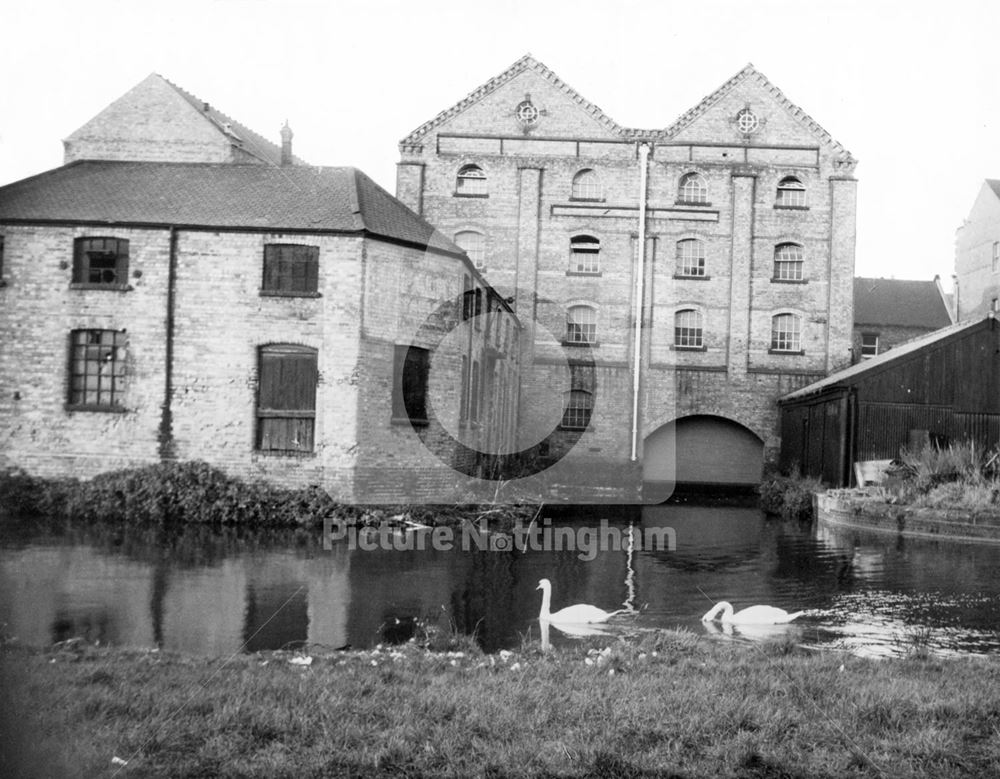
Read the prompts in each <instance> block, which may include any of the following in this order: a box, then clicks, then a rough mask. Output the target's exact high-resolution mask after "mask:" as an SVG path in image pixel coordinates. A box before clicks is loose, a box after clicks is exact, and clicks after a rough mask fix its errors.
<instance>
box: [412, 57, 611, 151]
mask: <svg viewBox="0 0 1000 779" xmlns="http://www.w3.org/2000/svg"><path fill="white" fill-rule="evenodd" d="M526 70H533V71H534V72H536V73H538V74H539V75H541V76H542V77H543V78H545V79H547V80H548V81H550V82H552V83H553V84H554V85H555V86H556V87H557V88H559V89H561V90H562V91H563V92H565V93H566V94H567V95H569V96H570V97H571V98H572V99H573V100H574V101H575V102H576V103H578V104H579V105H580V106H582V107H583V108H584V109H585V110H586V111H587V112H588V113H589V114H590V115H591V116H593V117H594V118H595V119H596V120H597V121H598V122H600V123H601V124H603V125H604V126H605V127H607V128H608V129H609V130H611V131H612V132H615V133H621V132H622V128H621V127H620V126H619V125H618V123H617V122H615V121H614V120H613V119H612V118H611V117H610V116H608V115H607V114H606V113H604V111H602V110H601V109H600V108H598V107H597V106H596V105H594V104H593V103H591V102H590V101H589V100H586V99H585V98H584V97H583V95H581V94H580V93H579V92H577V91H576V90H575V89H573V87H571V86H570V85H569V84H567V83H566V82H565V81H563V80H562V79H561V78H559V76H557V75H556V74H555V73H553V72H552V71H551V70H549V68H547V67H545V65H543V64H542V63H541V62H539V61H538V60H536V59H535V58H534V57H532V56H531V55H530V54H525V55H524V56H523V57H521V59H519V60H518V61H517V62H515V63H514V64H513V65H511V66H510V67H509V68H507V69H506V70H505V71H503V72H502V73H500V74H499V75H497V76H494V77H493V78H491V79H490V80H489V81H487V82H486V83H485V84H483V85H482V86H480V87H478V88H476V89H474V90H472V92H470V93H469V94H468V95H466V96H465V97H464V98H462V99H461V100H459V101H458V102H457V103H455V105H453V106H452V107H451V108H448V109H446V110H444V111H442V112H441V113H439V114H438V115H437V116H435V117H434V118H433V119H431V120H430V121H429V122H424V123H423V124H422V125H420V127H418V128H417V129H416V130H414V131H413V132H412V133H410V134H409V135H407V136H406V137H405V138H404V139H403V140H402V141H400V142H399V145H400V146H407V145H410V144H415V143H419V142H420V139H421V138H422V137H423V136H425V135H426V134H427V133H429V132H430V131H431V130H433V129H434V128H435V127H437V126H438V125H440V124H442V123H443V122H445V121H447V120H448V119H450V118H451V117H453V116H455V115H456V114H459V113H461V112H462V111H464V110H465V109H466V108H468V107H469V106H470V105H472V104H474V103H476V102H478V101H479V100H482V99H483V98H484V97H486V95H488V94H490V93H491V92H493V91H494V90H496V89H498V88H499V87H501V86H503V85H504V84H506V83H507V82H508V81H510V80H511V79H513V78H515V77H516V76H519V75H520V74H521V73H523V72H524V71H526Z"/></svg>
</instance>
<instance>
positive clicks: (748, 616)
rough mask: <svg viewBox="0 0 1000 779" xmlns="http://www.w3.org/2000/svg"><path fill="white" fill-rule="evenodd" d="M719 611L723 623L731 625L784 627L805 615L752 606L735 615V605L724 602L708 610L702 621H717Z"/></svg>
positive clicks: (771, 607)
mask: <svg viewBox="0 0 1000 779" xmlns="http://www.w3.org/2000/svg"><path fill="white" fill-rule="evenodd" d="M719 611H722V617H721V618H720V619H721V621H722V623H723V624H729V625H783V624H784V623H786V622H791V621H792V620H793V619H795V618H796V617H801V616H802V615H803V614H805V612H804V611H796V612H795V613H794V614H789V613H788V612H787V611H785V610H784V609H779V608H775V607H774V606H750V607H749V608H746V609H742V610H741V611H737V612H736V613H735V614H734V613H733V604H732V603H730V602H729V601H724V600H722V601H719V602H718V603H716V604H715V605H714V606H712V608H711V609H709V610H708V613H707V614H705V616H704V617H702V618H701V621H702V622H711V621H712V620H714V619H715V617H716V615H717V614H718V613H719Z"/></svg>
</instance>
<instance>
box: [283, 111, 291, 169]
mask: <svg viewBox="0 0 1000 779" xmlns="http://www.w3.org/2000/svg"><path fill="white" fill-rule="evenodd" d="M281 164H282V165H291V164H292V128H291V127H289V126H288V120H287V119H286V120H285V126H284V127H282V128H281Z"/></svg>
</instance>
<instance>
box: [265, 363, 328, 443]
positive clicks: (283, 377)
mask: <svg viewBox="0 0 1000 779" xmlns="http://www.w3.org/2000/svg"><path fill="white" fill-rule="evenodd" d="M316 356H317V352H316V350H315V349H310V348H308V347H305V346H296V345H294V344H273V345H269V346H262V347H261V349H260V363H259V377H260V381H259V384H258V388H257V449H258V450H260V451H264V452H311V451H313V435H314V428H315V424H316V382H317V378H318V372H317V365H316Z"/></svg>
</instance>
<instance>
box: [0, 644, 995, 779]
mask: <svg viewBox="0 0 1000 779" xmlns="http://www.w3.org/2000/svg"><path fill="white" fill-rule="evenodd" d="M598 647H600V648H603V650H604V651H603V652H601V651H599V650H598ZM294 657H295V656H294V655H292V654H289V653H271V654H267V655H240V656H237V657H234V658H232V659H229V660H226V659H214V660H210V659H196V658H191V657H184V656H179V655H171V654H166V653H161V652H140V651H127V650H104V649H95V648H92V647H85V646H81V645H69V646H62V647H57V648H53V649H50V650H47V651H38V650H28V649H23V648H19V647H16V646H11V645H8V646H6V647H3V649H2V650H0V673H2V677H0V681H2V683H3V690H4V702H3V704H2V706H0V718H2V719H0V727H2V733H0V775H2V776H18V777H30V776H55V777H61V776H81V777H95V776H122V777H124V776H133V777H144V776H170V777H210V776H211V777H214V776H260V777H264V776H266V777H320V776H349V777H420V776H454V777H475V776H482V777H495V778H499V777H507V776H510V777H521V776H550V777H652V776H672V777H700V776H729V777H849V776H892V777H907V776H927V777H952V776H973V777H983V776H997V775H1000V662H998V661H995V660H993V659H990V660H978V661H977V660H948V661H938V660H933V659H910V660H893V661H885V660H883V661H871V660H863V659H858V658H853V657H846V656H842V655H835V654H807V653H804V652H801V651H800V650H796V649H794V648H793V647H790V646H788V645H782V644H774V645H771V646H764V647H763V648H761V647H748V646H745V645H737V644H733V643H729V642H721V641H709V640H706V639H704V638H699V637H696V636H695V635H694V634H691V633H685V632H657V633H650V634H647V635H644V636H642V637H640V638H637V639H633V640H631V641H629V642H628V643H626V642H624V641H620V640H615V639H608V638H604V639H603V640H602V641H601V642H600V643H597V644H592V645H591V648H590V649H589V650H588V649H587V646H586V645H584V644H581V645H580V646H579V647H572V648H570V649H556V650H553V651H550V652H548V653H544V654H543V653H542V652H540V651H539V650H538V649H537V648H530V647H526V648H525V650H524V651H521V652H516V653H513V654H511V653H502V654H501V655H495V656H489V655H482V654H479V653H478V652H476V651H475V650H474V649H473V650H470V649H469V648H466V649H465V651H463V652H451V653H447V652H444V653H430V652H426V651H425V650H423V649H420V648H418V647H416V646H413V645H408V646H404V647H402V648H382V649H381V650H379V651H374V650H373V651H370V652H352V653H339V654H337V653H334V654H329V655H326V656H315V657H314V658H313V661H312V663H311V665H308V666H306V665H296V664H293V663H292V662H291V661H292V659H293V658H294ZM115 758H119V759H120V760H127V765H122V764H121V763H120V762H118V761H114V759H115ZM113 761H114V762H113Z"/></svg>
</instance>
